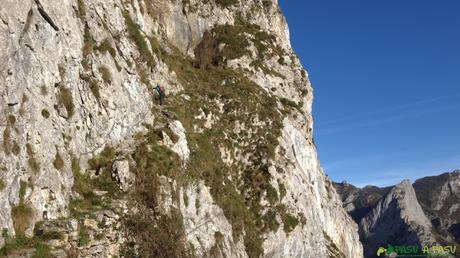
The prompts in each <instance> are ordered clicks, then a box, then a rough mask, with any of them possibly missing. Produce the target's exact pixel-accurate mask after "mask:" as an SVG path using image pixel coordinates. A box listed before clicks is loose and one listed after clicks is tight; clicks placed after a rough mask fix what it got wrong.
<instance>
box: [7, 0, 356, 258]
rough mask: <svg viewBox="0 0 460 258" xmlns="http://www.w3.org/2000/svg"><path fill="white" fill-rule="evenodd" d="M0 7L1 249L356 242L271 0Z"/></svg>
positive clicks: (321, 252) (232, 247)
mask: <svg viewBox="0 0 460 258" xmlns="http://www.w3.org/2000/svg"><path fill="white" fill-rule="evenodd" d="M0 20H1V21H0V39H1V40H0V60H1V61H2V62H0V98H1V100H2V101H1V105H0V132H1V136H2V137H1V139H0V140H1V142H2V144H1V146H0V207H1V209H0V229H3V231H2V235H1V236H0V246H4V248H2V249H1V251H0V255H16V256H21V255H22V256H28V255H30V254H33V253H35V254H36V255H38V256H40V257H47V256H57V257H66V256H77V257H78V256H79V257H91V256H92V257H110V256H123V257H132V256H141V257H147V256H154V257H194V256H195V257H326V256H330V257H362V247H361V244H360V243H359V241H358V233H357V231H358V228H357V226H356V224H355V223H354V222H353V221H352V220H351V218H350V217H349V216H348V214H347V213H346V212H345V211H344V209H343V208H342V207H341V201H340V198H339V196H338V195H337V193H336V191H335V189H334V187H333V186H332V183H331V182H330V181H329V180H328V178H327V177H326V176H325V175H324V172H323V171H322V169H321V167H320V164H319V161H318V158H317V155H316V148H315V146H314V144H313V141H312V139H313V132H312V128H313V119H312V116H311V106H312V100H313V95H312V88H311V86H310V83H309V80H308V76H307V73H306V72H305V70H304V69H303V68H302V66H301V64H300V62H299V60H298V58H297V57H296V56H295V54H294V53H293V51H292V49H291V46H290V42H289V31H288V27H287V24H286V22H285V19H284V17H283V16H282V15H281V12H280V9H279V7H278V4H277V1H276V0H272V1H259V0H244V1H243V0H241V1H238V0H215V1H195V0H190V1H185V0H183V1H179V0H175V1H166V0H160V1H145V0H144V1H143V0H139V1H137V0H135V1H120V0H110V1H107V0H104V1H103V0H63V1H61V2H60V4H59V5H56V4H55V3H54V2H52V1H49V0H40V1H39V0H36V1H25V2H18V1H12V0H6V1H3V2H2V7H1V8H0ZM156 84H160V85H162V86H163V87H165V88H166V94H167V97H166V103H165V105H163V106H160V105H158V104H159V99H158V95H157V94H156V92H155V90H154V86H155V85H156ZM24 239H28V241H21V240H24ZM18 243H19V244H18Z"/></svg>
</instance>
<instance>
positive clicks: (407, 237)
mask: <svg viewBox="0 0 460 258" xmlns="http://www.w3.org/2000/svg"><path fill="white" fill-rule="evenodd" d="M334 186H335V188H336V189H337V192H338V193H339V194H340V196H341V197H342V202H343V207H344V208H345V210H346V211H347V212H348V213H349V214H350V215H351V217H352V218H353V220H355V222H356V223H357V224H358V225H359V235H360V240H361V242H362V244H363V247H364V256H365V257H377V256H376V250H377V248H378V247H379V246H386V245H387V244H392V245H433V244H441V245H456V246H457V249H459V248H460V247H459V246H460V171H459V170H457V171H454V172H452V173H444V174H441V175H438V176H430V177H424V178H421V179H418V180H416V181H415V183H413V184H411V183H410V182H409V180H404V181H402V182H401V183H400V184H398V185H396V186H390V187H384V188H379V187H376V186H366V187H364V188H358V187H355V186H353V185H351V184H348V183H334ZM457 253H458V251H457Z"/></svg>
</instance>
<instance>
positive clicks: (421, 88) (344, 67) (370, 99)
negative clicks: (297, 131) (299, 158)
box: [280, 0, 460, 186]
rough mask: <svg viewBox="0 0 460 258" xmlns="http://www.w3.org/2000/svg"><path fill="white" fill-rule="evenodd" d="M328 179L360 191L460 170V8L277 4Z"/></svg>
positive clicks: (323, 1)
mask: <svg viewBox="0 0 460 258" xmlns="http://www.w3.org/2000/svg"><path fill="white" fill-rule="evenodd" d="M280 5H281V7H282V12H283V14H284V15H285V16H286V18H287V20H288V23H289V28H290V32H291V42H292V45H293V47H294V49H295V51H296V53H297V54H298V55H299V57H300V59H301V61H302V63H303V65H304V67H305V68H306V69H307V71H308V73H309V77H310V80H311V82H312V84H313V88H314V96H315V99H314V106H313V108H314V118H315V142H316V146H317V147H318V151H319V157H320V160H321V164H322V166H323V167H324V168H325V170H326V173H327V174H328V175H329V176H330V177H331V178H332V179H333V180H335V181H342V180H347V181H348V182H349V183H353V184H355V185H358V186H364V185H367V184H373V185H379V186H384V185H391V184H395V183H398V182H399V181H401V180H402V179H405V178H409V179H412V180H413V179H416V178H419V177H422V176H426V175H434V174H439V173H441V172H446V171H452V170H454V169H460V1H459V0H442V1H440V0H385V1H383V0H380V1H379V0H375V1H369V0H347V1H343V0H311V1H310V0H309V1H292V0H280Z"/></svg>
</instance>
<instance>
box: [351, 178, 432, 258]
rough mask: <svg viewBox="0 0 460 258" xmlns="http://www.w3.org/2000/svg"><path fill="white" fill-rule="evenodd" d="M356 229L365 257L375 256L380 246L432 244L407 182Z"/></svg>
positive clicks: (385, 199)
mask: <svg viewBox="0 0 460 258" xmlns="http://www.w3.org/2000/svg"><path fill="white" fill-rule="evenodd" d="M359 225H360V238H361V240H362V242H363V245H364V254H365V256H366V257H373V256H375V250H377V248H378V247H379V246H382V245H383V246H385V245H387V244H393V245H400V244H401V243H404V244H407V245H429V244H433V243H434V242H435V240H434V237H433V236H432V234H431V231H430V228H431V227H430V221H429V220H428V219H427V217H426V216H425V214H424V213H423V210H422V208H421V207H420V205H419V203H418V201H417V197H416V195H415V191H414V188H413V187H412V185H411V183H410V181H409V180H404V181H402V182H401V183H400V184H398V185H397V186H395V187H394V188H393V189H392V190H391V191H390V192H389V193H388V194H387V195H386V196H385V197H383V198H382V199H381V200H380V201H379V202H378V203H377V204H376V205H375V207H374V208H373V209H372V211H371V212H370V213H369V214H367V215H366V216H365V217H364V218H363V219H362V220H361V222H360V224H359Z"/></svg>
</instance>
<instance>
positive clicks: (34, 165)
mask: <svg viewBox="0 0 460 258" xmlns="http://www.w3.org/2000/svg"><path fill="white" fill-rule="evenodd" d="M26 152H27V155H29V159H28V164H29V167H30V168H31V169H32V171H33V172H34V173H37V172H38V171H39V170H40V164H39V163H38V161H37V159H36V158H35V152H34V150H33V149H32V145H31V144H30V143H27V144H26Z"/></svg>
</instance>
